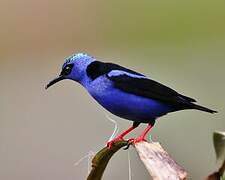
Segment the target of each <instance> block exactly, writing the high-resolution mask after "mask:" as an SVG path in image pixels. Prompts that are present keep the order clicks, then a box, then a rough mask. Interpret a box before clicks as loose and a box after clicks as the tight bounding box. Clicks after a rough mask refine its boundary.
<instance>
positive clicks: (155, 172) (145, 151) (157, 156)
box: [87, 141, 187, 180]
mask: <svg viewBox="0 0 225 180" xmlns="http://www.w3.org/2000/svg"><path fill="white" fill-rule="evenodd" d="M126 145H127V141H119V142H117V143H115V144H114V145H113V147H112V149H111V150H108V148H106V147H105V148H103V149H102V150H101V151H99V152H98V153H97V154H96V155H95V157H94V158H93V160H92V170H91V172H90V174H89V176H88V178H87V180H101V178H102V175H103V173H104V170H105V168H106V166H107V164H108V162H109V160H110V159H111V157H112V156H113V154H115V153H116V152H117V151H118V150H119V149H120V148H122V147H124V146H126ZM134 147H135V149H136V150H137V152H138V154H139V156H140V159H141V160H142V162H143V163H144V165H145V167H146V168H147V170H148V172H149V173H150V175H151V176H152V177H153V179H154V180H170V179H171V180H176V179H177V180H183V179H186V178H187V173H186V172H185V170H184V169H183V168H182V167H180V166H179V165H178V164H177V163H176V162H175V161H174V160H173V159H172V158H171V157H170V156H169V155H168V153H167V152H166V151H165V150H163V148H162V147H161V146H160V144H159V143H157V142H151V143H148V142H145V141H142V142H139V143H136V144H135V145H134Z"/></svg>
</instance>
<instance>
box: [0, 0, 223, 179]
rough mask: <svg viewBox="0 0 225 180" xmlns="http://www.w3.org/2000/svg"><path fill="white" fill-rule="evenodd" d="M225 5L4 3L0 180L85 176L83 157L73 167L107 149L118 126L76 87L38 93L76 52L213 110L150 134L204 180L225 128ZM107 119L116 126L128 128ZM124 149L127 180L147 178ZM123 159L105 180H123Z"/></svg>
mask: <svg viewBox="0 0 225 180" xmlns="http://www.w3.org/2000/svg"><path fill="white" fill-rule="evenodd" d="M224 8H225V2H224V1H221V0H215V1H209V0H204V1H201V0H189V1H178V0H171V1H163V0H157V1H155V0H146V1H128V0H124V1H119V0H114V1H101V0H97V1H91V0H83V1H81V0H79V1H78V0H77V1H76V0H65V1H58V0H39V1H35V0H20V1H17V0H0V63H1V64H0V82H1V96H0V99H1V100H0V159H1V160H0V179H2V180H3V179H4V180H13V179H17V180H31V179H32V180H49V179H54V180H62V179H63V180H74V179H85V177H86V175H87V169H88V167H87V160H84V161H83V162H81V163H80V164H79V165H78V166H75V165H74V163H75V162H76V161H78V160H79V159H80V158H81V157H83V156H85V155H86V154H88V152H89V151H98V150H99V149H100V148H102V147H103V146H104V145H105V144H106V141H107V140H108V138H109V137H110V135H111V133H112V131H113V128H114V126H113V124H112V123H111V122H110V121H108V120H107V118H106V117H105V113H107V112H105V110H104V109H103V108H102V107H100V106H99V105H98V104H97V103H96V102H95V101H94V100H93V99H92V98H90V96H89V95H88V94H87V92H86V91H85V90H84V89H83V88H82V87H81V86H79V85H78V84H75V83H74V82H72V81H64V82H61V83H59V84H57V85H56V86H54V87H53V88H51V89H49V90H48V91H46V90H45V89H44V86H45V85H46V83H47V82H48V80H50V79H52V78H53V77H55V75H56V74H57V73H59V71H60V68H61V64H62V63H63V59H64V58H65V57H67V56H69V55H71V54H72V53H76V52H86V53H89V54H91V55H92V56H95V57H96V58H98V59H99V60H103V61H110V62H114V63H119V64H121V65H124V66H127V67H129V68H131V69H134V70H137V71H140V72H142V73H144V74H146V75H148V76H150V77H152V78H153V79H155V80H158V81H160V82H161V83H164V84H166V85H168V86H170V87H172V88H175V89H176V90H177V91H179V92H181V93H183V94H185V95H188V96H191V97H194V98H196V99H197V100H198V102H199V104H201V105H204V106H207V107H209V108H212V109H216V110H218V111H219V113H218V114H216V115H211V114H207V113H203V112H199V111H182V112H179V113H171V114H169V115H167V116H165V117H162V118H160V119H159V121H158V122H157V123H156V126H155V128H154V129H153V130H152V133H151V134H152V138H153V140H155V141H159V142H161V143H162V145H163V147H164V148H165V149H166V150H167V151H168V152H169V153H170V154H171V155H172V157H174V159H175V160H176V161H177V162H178V163H179V164H181V165H182V166H183V167H185V168H186V170H187V171H188V172H189V177H190V179H197V180H198V179H203V178H204V177H205V176H206V175H208V174H209V173H210V172H211V171H213V170H214V169H215V168H216V160H215V155H214V149H213V144H212V132H213V131H214V130H224V129H225V121H224V116H225V113H224V107H225V102H224V101H225V99H224V92H225V84H224V78H225V69H224V67H225V9H224ZM107 114H108V115H109V116H110V117H111V118H113V119H115V120H117V122H118V124H119V127H120V129H126V128H127V127H128V126H130V125H131V123H130V122H129V121H124V120H121V119H120V118H117V117H115V116H113V115H110V114H109V113H107ZM143 128H144V125H143V126H141V127H140V128H139V129H138V130H137V131H135V132H134V133H133V134H132V135H131V136H130V137H134V136H136V135H138V134H140V133H141V131H142V129H143ZM129 151H130V155H131V168H132V179H133V180H135V179H149V176H148V174H147V171H146V170H145V168H144V167H143V165H142V163H141V162H140V160H139V159H138V157H137V154H136V152H135V151H134V149H133V148H130V149H129ZM127 155H128V154H127V151H120V152H119V153H117V154H116V155H115V156H114V157H113V159H112V161H111V162H110V164H109V166H108V168H107V169H106V172H105V174H104V179H107V180H112V179H116V178H117V179H128V160H127Z"/></svg>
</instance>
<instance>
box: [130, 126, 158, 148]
mask: <svg viewBox="0 0 225 180" xmlns="http://www.w3.org/2000/svg"><path fill="white" fill-rule="evenodd" d="M153 126H154V124H148V126H147V127H146V128H145V130H144V131H143V133H142V134H141V135H140V136H138V137H137V138H135V139H129V141H128V144H134V143H138V142H141V141H146V140H145V136H146V135H147V134H148V132H149V131H150V130H151V129H152V127H153Z"/></svg>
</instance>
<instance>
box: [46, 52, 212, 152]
mask: <svg viewBox="0 0 225 180" xmlns="http://www.w3.org/2000/svg"><path fill="white" fill-rule="evenodd" d="M64 79H71V80H73V81H76V82H78V83H80V84H81V85H82V86H83V87H84V88H85V89H86V90H87V91H88V92H89V93H90V95H91V96H92V97H93V98H94V99H95V100H96V101H97V102H98V103H99V104H100V105H102V106H103V107H104V108H105V109H107V110H108V111H110V112H111V113H112V114H114V115H116V116H119V117H121V118H124V119H128V120H130V121H133V125H132V126H131V127H130V128H129V129H128V130H126V131H124V132H123V133H122V134H120V135H119V136H118V137H116V138H115V139H113V140H112V141H110V142H108V143H107V146H108V147H109V148H111V147H112V145H113V144H114V143H115V142H116V141H118V140H124V139H123V138H124V136H125V135H127V134H128V133H129V132H131V131H132V130H133V129H135V128H136V127H138V125H139V124H140V123H147V124H148V126H147V128H146V129H145V130H144V132H143V133H142V134H141V135H140V136H139V137H137V138H136V139H131V140H130V143H135V142H139V141H142V140H144V139H145V136H146V134H147V133H148V132H149V130H150V129H151V128H152V127H153V126H154V124H155V120H156V119H157V118H158V117H161V116H163V115H165V114H167V113H170V112H174V111H179V110H185V109H197V110H200V111H205V112H209V113H216V111H214V110H211V109H208V108H206V107H203V106H199V105H197V104H195V102H196V100H195V99H193V98H190V97H187V96H184V95H182V94H179V93H178V92H176V91H174V90H173V89H171V88H169V87H167V86H165V85H162V84H160V83H158V82H156V81H154V80H152V79H150V78H148V77H146V76H144V75H143V74H140V73H138V72H135V71H133V70H130V69H127V68H124V67H122V66H120V65H117V64H113V63H104V62H100V61H97V60H96V59H95V58H94V57H92V56H89V55H87V54H84V53H78V54H74V55H72V56H70V57H68V58H66V60H65V62H64V64H63V66H62V71H61V73H60V75H59V76H58V77H57V78H55V79H53V80H52V81H50V82H49V83H48V84H47V86H46V89H47V88H49V87H50V86H52V85H53V84H55V83H57V82H59V81H61V80H64Z"/></svg>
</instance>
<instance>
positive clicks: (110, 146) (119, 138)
mask: <svg viewBox="0 0 225 180" xmlns="http://www.w3.org/2000/svg"><path fill="white" fill-rule="evenodd" d="M118 141H124V139H123V138H122V137H117V138H115V139H113V140H111V141H109V142H107V145H106V146H107V148H108V149H109V150H110V149H112V146H113V144H115V143H116V142H118Z"/></svg>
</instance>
